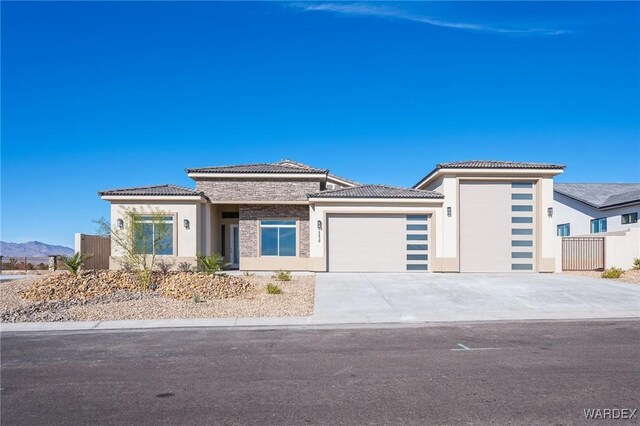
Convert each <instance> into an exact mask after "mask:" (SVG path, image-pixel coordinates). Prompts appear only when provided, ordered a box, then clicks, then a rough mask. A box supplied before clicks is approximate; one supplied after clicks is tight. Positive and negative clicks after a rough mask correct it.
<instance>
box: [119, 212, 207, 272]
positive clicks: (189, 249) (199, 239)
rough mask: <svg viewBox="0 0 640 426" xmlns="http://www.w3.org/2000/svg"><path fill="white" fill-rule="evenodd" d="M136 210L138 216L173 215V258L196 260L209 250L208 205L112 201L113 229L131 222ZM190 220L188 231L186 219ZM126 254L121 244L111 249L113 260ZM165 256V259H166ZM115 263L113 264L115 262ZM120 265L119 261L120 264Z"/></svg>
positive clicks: (188, 260) (177, 259)
mask: <svg viewBox="0 0 640 426" xmlns="http://www.w3.org/2000/svg"><path fill="white" fill-rule="evenodd" d="M127 209H136V210H137V212H138V213H140V214H144V213H152V212H158V211H161V212H163V213H166V214H167V215H172V216H173V218H174V219H173V222H174V226H173V256H172V257H174V258H175V260H176V261H187V262H193V261H195V256H196V253H203V252H204V250H206V247H207V244H210V242H207V241H208V240H209V239H208V238H205V235H206V234H207V232H208V228H207V227H206V226H203V225H204V224H203V222H202V220H203V218H205V219H206V217H207V215H208V213H207V210H209V209H208V206H207V205H204V204H201V203H200V202H196V201H183V202H176V201H174V202H167V201H159V200H153V201H149V202H148V203H144V202H139V201H138V202H124V201H112V203H111V226H112V227H114V229H115V227H117V226H118V220H119V219H121V220H123V221H125V220H127V217H126V210H127ZM185 219H186V220H188V221H189V227H188V229H187V228H186V227H185V224H184V220H185ZM123 254H124V253H123V251H122V249H121V248H120V247H118V245H117V244H112V246H111V256H112V258H117V257H120V256H123ZM162 257H165V256H162ZM112 263H113V262H112ZM116 263H117V262H116Z"/></svg>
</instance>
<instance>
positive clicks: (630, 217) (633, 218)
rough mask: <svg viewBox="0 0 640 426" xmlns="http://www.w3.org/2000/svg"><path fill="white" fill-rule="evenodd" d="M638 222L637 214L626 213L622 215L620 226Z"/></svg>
mask: <svg viewBox="0 0 640 426" xmlns="http://www.w3.org/2000/svg"><path fill="white" fill-rule="evenodd" d="M636 222H638V213H627V214H623V215H622V224H623V225H626V224H628V223H636Z"/></svg>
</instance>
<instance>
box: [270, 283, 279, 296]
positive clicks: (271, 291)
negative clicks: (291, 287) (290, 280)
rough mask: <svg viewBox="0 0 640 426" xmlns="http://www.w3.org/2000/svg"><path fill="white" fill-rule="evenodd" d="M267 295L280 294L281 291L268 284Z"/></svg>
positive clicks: (275, 286)
mask: <svg viewBox="0 0 640 426" xmlns="http://www.w3.org/2000/svg"><path fill="white" fill-rule="evenodd" d="M267 293H269V294H280V293H282V290H281V289H280V287H278V286H277V285H275V284H271V283H269V284H267Z"/></svg>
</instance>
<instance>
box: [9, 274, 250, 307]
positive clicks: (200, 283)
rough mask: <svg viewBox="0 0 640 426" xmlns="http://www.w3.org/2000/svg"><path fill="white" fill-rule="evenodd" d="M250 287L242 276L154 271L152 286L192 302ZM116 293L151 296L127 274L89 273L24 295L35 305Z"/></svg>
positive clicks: (44, 283)
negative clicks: (35, 303) (194, 299)
mask: <svg viewBox="0 0 640 426" xmlns="http://www.w3.org/2000/svg"><path fill="white" fill-rule="evenodd" d="M249 286H250V284H249V282H248V281H247V280H245V279H243V278H242V277H239V276H229V275H222V274H221V275H204V274H195V273H190V272H170V273H166V274H162V273H157V272H154V273H153V275H152V277H151V285H150V287H151V288H152V289H154V290H156V291H157V292H159V293H160V294H162V295H163V296H165V297H170V298H173V299H177V300H190V299H191V298H192V297H193V296H194V294H197V295H198V296H199V297H200V298H201V299H204V300H209V299H227V298H230V297H235V296H237V295H239V294H241V293H244V292H245V291H247V289H248V288H249ZM116 292H128V293H149V291H148V290H143V287H142V285H141V284H140V281H139V279H138V277H137V276H136V275H135V274H133V273H130V272H125V271H96V270H91V271H86V272H83V273H81V274H80V275H78V276H77V277H74V276H73V275H71V274H56V275H51V276H48V277H46V278H44V279H42V280H39V281H36V282H34V283H33V284H31V285H30V286H29V287H27V288H26V289H24V290H23V291H22V292H21V293H20V295H21V297H22V298H23V299H26V300H30V301H33V302H47V301H53V300H81V301H82V300H91V299H96V298H99V297H101V296H108V295H111V294H114V293H116Z"/></svg>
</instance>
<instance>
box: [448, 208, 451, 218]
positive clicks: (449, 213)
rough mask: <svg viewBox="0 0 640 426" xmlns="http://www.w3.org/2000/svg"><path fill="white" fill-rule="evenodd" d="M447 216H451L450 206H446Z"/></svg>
mask: <svg viewBox="0 0 640 426" xmlns="http://www.w3.org/2000/svg"><path fill="white" fill-rule="evenodd" d="M447 217H451V207H447Z"/></svg>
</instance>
